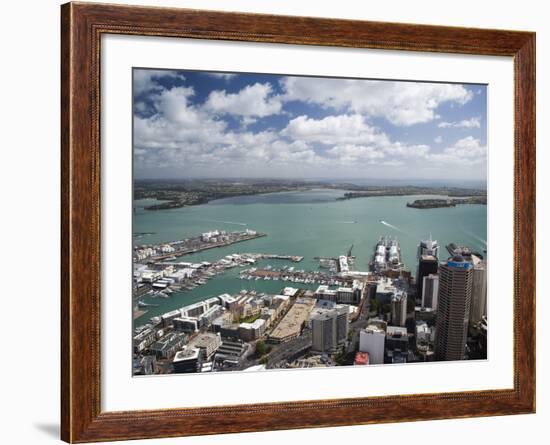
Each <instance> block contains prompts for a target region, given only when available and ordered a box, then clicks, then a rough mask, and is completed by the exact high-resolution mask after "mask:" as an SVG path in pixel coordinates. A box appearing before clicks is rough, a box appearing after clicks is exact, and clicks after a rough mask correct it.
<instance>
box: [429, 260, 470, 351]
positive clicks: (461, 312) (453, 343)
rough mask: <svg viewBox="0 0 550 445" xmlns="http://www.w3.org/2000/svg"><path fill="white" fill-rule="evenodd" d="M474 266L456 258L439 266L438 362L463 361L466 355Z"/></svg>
mask: <svg viewBox="0 0 550 445" xmlns="http://www.w3.org/2000/svg"><path fill="white" fill-rule="evenodd" d="M472 283H473V265H472V263H470V262H468V261H466V260H465V259H464V257H462V256H461V255H455V256H454V257H452V258H450V259H449V260H448V261H447V262H446V263H442V264H441V265H440V267H439V294H438V303H437V304H438V309H437V317H436V332H435V335H436V337H435V353H436V357H437V359H438V360H462V359H464V355H465V348H466V339H467V332H468V320H469V317H470V301H471V297H472Z"/></svg>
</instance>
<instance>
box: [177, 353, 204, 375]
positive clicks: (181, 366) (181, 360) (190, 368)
mask: <svg viewBox="0 0 550 445" xmlns="http://www.w3.org/2000/svg"><path fill="white" fill-rule="evenodd" d="M172 366H173V367H174V373H176V374H186V373H192V372H199V370H200V369H201V366H202V357H201V351H200V349H199V348H191V347H187V346H184V348H183V349H182V350H181V351H178V352H177V353H176V355H175V356H174V359H173V361H172Z"/></svg>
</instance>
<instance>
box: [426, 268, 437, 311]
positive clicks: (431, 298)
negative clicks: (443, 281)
mask: <svg viewBox="0 0 550 445" xmlns="http://www.w3.org/2000/svg"><path fill="white" fill-rule="evenodd" d="M438 293H439V275H437V274H429V275H427V276H425V277H424V279H423V285H422V308H423V309H425V308H429V309H433V310H434V311H435V310H437V295H438Z"/></svg>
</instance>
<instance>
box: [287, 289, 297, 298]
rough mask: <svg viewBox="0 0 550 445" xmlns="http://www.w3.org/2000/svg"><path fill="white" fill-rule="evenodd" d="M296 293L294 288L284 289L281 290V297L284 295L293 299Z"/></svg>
mask: <svg viewBox="0 0 550 445" xmlns="http://www.w3.org/2000/svg"><path fill="white" fill-rule="evenodd" d="M297 293H298V289H296V288H295V287H285V288H284V289H283V295H286V296H288V297H295V296H296V294H297Z"/></svg>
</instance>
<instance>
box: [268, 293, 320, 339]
mask: <svg viewBox="0 0 550 445" xmlns="http://www.w3.org/2000/svg"><path fill="white" fill-rule="evenodd" d="M314 305H315V301H314V300H311V301H309V300H306V301H304V302H303V303H296V304H294V305H293V306H292V307H291V308H290V310H289V311H288V312H287V313H286V315H285V316H284V317H283V319H282V320H281V322H280V323H279V324H278V325H277V327H276V328H275V329H274V330H273V332H272V333H271V335H270V337H271V338H276V339H285V338H287V337H289V336H292V335H299V334H300V331H301V329H302V324H303V323H304V322H305V321H306V320H307V318H308V317H309V313H310V312H311V310H312V309H313V306H314Z"/></svg>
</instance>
